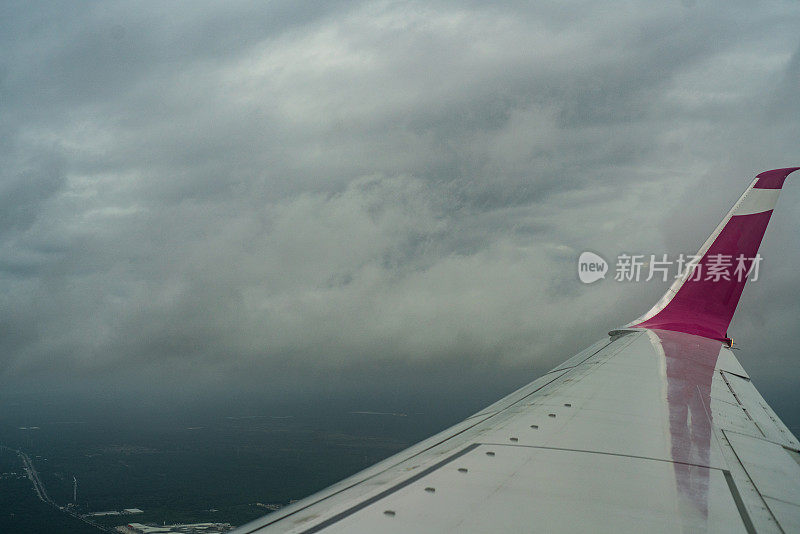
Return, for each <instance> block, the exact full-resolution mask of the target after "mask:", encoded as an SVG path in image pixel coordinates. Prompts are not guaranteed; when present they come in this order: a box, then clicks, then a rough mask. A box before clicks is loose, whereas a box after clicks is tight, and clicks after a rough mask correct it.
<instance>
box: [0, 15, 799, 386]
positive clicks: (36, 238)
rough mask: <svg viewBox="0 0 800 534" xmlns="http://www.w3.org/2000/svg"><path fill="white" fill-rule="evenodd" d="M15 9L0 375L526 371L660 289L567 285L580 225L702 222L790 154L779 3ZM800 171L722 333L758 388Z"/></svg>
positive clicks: (647, 243) (675, 238)
mask: <svg viewBox="0 0 800 534" xmlns="http://www.w3.org/2000/svg"><path fill="white" fill-rule="evenodd" d="M1 20H2V22H0V36H2V37H0V40H2V41H1V42H2V45H3V50H4V51H5V53H4V57H3V58H2V60H0V91H2V94H3V98H2V99H1V100H0V114H1V115H2V116H3V117H4V120H3V121H2V125H0V136H2V140H3V143H2V148H0V154H2V156H3V158H2V159H3V161H4V165H3V166H2V169H0V195H2V196H1V197H0V210H2V211H0V251H2V254H1V255H0V290H2V293H3V295H4V296H5V298H4V306H3V307H2V309H0V332H1V333H2V335H0V380H2V381H3V382H4V383H5V384H7V385H8V384H19V383H25V384H27V383H30V381H31V380H32V377H35V378H36V379H37V380H39V379H41V377H43V376H51V377H52V378H53V380H54V381H55V382H58V381H59V380H60V381H64V382H69V381H70V380H72V379H73V377H77V376H79V375H81V374H82V373H87V372H89V373H92V374H93V375H94V376H100V377H103V379H104V380H119V381H122V380H124V379H133V378H136V377H138V379H140V380H142V383H144V382H145V380H146V379H147V380H149V379H152V378H153V377H154V376H155V377H158V376H160V377H161V380H162V381H163V382H173V381H174V379H175V378H176V377H178V376H180V377H182V378H184V379H189V380H188V381H190V382H191V380H195V381H196V382H197V383H202V384H208V383H220V384H225V383H226V382H225V380H226V379H225V378H220V377H228V379H229V380H230V381H232V382H235V380H245V381H246V380H247V379H253V380H255V378H254V377H257V378H258V380H259V381H261V382H262V383H265V384H266V385H267V387H274V388H275V389H276V390H278V389H280V388H285V387H286V384H288V383H290V382H291V383H303V381H304V380H305V381H306V386H307V387H308V388H314V387H320V386H319V383H320V382H321V381H322V379H323V378H325V377H326V376H327V377H330V376H333V375H336V376H344V375H346V374H347V373H351V372H353V370H354V369H360V371H358V372H359V373H361V374H365V375H369V374H370V373H372V376H376V375H377V374H380V369H379V368H377V367H376V365H378V364H376V362H383V363H382V365H386V366H392V368H394V369H397V368H398V367H397V366H398V365H405V366H407V368H412V369H423V368H424V369H429V370H430V369H432V368H434V367H435V368H436V369H442V368H444V367H446V366H452V365H461V366H464V367H465V368H466V367H469V368H472V369H480V368H482V367H481V366H485V365H487V362H492V364H493V365H497V366H500V368H503V369H507V370H509V373H510V372H517V371H518V370H519V369H523V368H524V369H525V370H526V371H527V372H530V373H533V372H536V371H541V370H544V369H545V368H547V367H548V366H552V365H555V364H557V363H558V362H559V361H561V360H563V359H565V358H566V357H568V356H569V355H570V354H571V353H573V352H575V351H576V350H579V349H580V348H582V346H583V345H586V344H588V343H590V342H591V341H593V340H594V339H595V338H597V337H599V336H600V335H602V334H604V333H605V331H607V330H608V329H610V328H613V327H615V326H618V325H619V324H622V323H624V322H626V321H627V320H629V319H630V318H632V317H635V316H637V315H638V314H640V313H641V312H643V311H644V310H646V309H647V308H648V307H649V305H650V304H651V303H652V302H653V301H655V299H656V298H658V296H659V295H660V293H661V292H662V291H663V289H664V288H663V286H662V285H660V284H655V283H649V284H633V285H623V284H618V283H615V282H612V281H610V280H607V281H605V282H603V283H600V284H598V285H595V286H582V285H581V284H579V283H578V281H577V279H576V276H575V261H576V258H577V255H578V254H579V253H580V252H581V251H582V250H586V249H590V250H595V251H598V252H600V253H602V254H604V255H606V256H607V257H612V256H614V255H616V254H617V253H619V252H623V251H629V252H633V251H636V252H643V253H650V252H652V253H659V252H662V251H667V252H671V253H678V252H693V251H694V250H696V249H697V247H698V246H699V244H700V243H701V242H702V240H703V239H704V238H705V236H706V235H707V234H708V233H709V232H710V231H711V229H712V228H713V226H714V225H715V224H716V222H717V221H718V220H719V218H720V217H721V216H722V215H723V214H724V213H725V211H726V210H727V208H728V207H729V206H730V204H731V203H732V202H733V201H734V200H735V199H736V197H737V196H738V195H739V194H740V192H741V190H742V189H743V188H744V187H745V185H746V183H747V181H748V179H749V178H750V177H751V176H752V175H753V174H754V173H755V172H758V171H760V170H764V169H768V168H774V167H779V166H784V165H790V164H797V159H798V155H797V144H796V140H797V138H798V124H800V122H799V119H800V109H798V107H797V99H796V98H795V93H796V91H795V90H796V87H797V81H798V73H799V72H800V71H799V70H798V64H799V63H798V56H799V54H800V52H798V50H799V49H798V42H797V36H796V35H795V32H793V31H792V30H795V29H796V28H797V27H798V22H800V10H798V8H797V7H796V6H795V5H794V4H792V3H770V4H752V3H748V2H741V3H734V4H731V3H726V4H724V5H722V4H720V3H717V2H697V3H693V4H687V3H683V4H681V3H672V4H663V5H659V6H654V5H652V4H636V3H633V4H631V3H627V4H625V5H614V4H602V5H598V4H596V3H578V4H575V5H570V6H569V7H566V6H564V5H561V4H559V5H548V4H540V5H536V6H529V5H527V4H517V3H514V2H511V3H508V4H505V5H494V6H491V7H487V6H485V5H483V4H478V3H451V2H433V3H414V2H410V3H403V4H396V3H385V2H363V3H356V2H341V3H333V2H283V3H281V2H278V3H271V4H270V5H269V6H268V7H264V6H263V5H262V4H260V3H246V2H242V3H226V4H225V5H217V4H214V3H209V4H193V5H192V8H191V9H189V8H188V7H187V6H180V5H175V4H166V5H162V4H157V3H154V4H147V5H145V6H139V7H136V8H134V7H132V6H130V5H128V4H126V3H98V4H81V5H80V6H74V5H73V4H64V5H61V6H59V5H51V6H48V7H42V6H32V5H29V4H27V3H20V4H16V5H12V6H8V7H6V8H5V16H3V17H2V19H1ZM794 185H796V184H792V183H789V186H788V187H787V189H786V191H785V193H784V197H783V198H782V200H781V202H780V205H779V209H778V212H777V214H776V216H775V218H774V221H773V225H772V228H771V229H770V234H771V235H770V236H768V238H767V240H766V241H765V243H764V250H763V252H764V255H765V256H766V258H767V260H765V270H764V274H763V279H762V280H760V281H758V283H756V284H753V287H749V288H748V290H747V291H746V293H745V298H744V299H743V301H742V306H741V309H740V311H739V314H738V316H737V320H736V323H735V329H734V332H733V333H734V336H735V337H737V339H738V340H739V341H740V342H741V343H742V344H743V345H744V346H745V350H746V351H747V350H749V351H752V352H753V354H751V355H750V356H743V359H746V358H750V360H748V361H747V362H745V363H749V368H750V370H751V371H752V373H753V375H754V376H755V377H756V378H758V376H759V372H760V373H761V376H762V377H763V380H764V381H765V382H766V383H767V390H768V391H765V395H766V396H768V397H769V391H770V389H769V388H770V387H773V388H774V391H778V390H780V389H781V388H780V386H781V383H785V381H786V380H787V377H788V376H794V375H796V373H794V372H793V371H791V372H790V371H787V369H793V370H798V371H800V368H799V367H798V365H797V364H796V363H794V359H795V358H794V351H793V346H794V343H795V341H794V339H793V338H794V333H795V331H796V328H797V325H796V317H798V316H800V313H799V312H800V310H798V304H797V302H798V300H797V299H796V298H792V297H793V296H796V294H797V291H798V289H797V288H798V282H797V279H796V278H797V277H796V274H795V269H794V267H793V266H794V265H797V264H798V260H800V250H799V249H798V248H797V241H796V236H795V235H794V234H795V232H794V228H797V224H798V223H800V212H798V210H796V209H794V206H795V205H797V201H798V200H800V188H798V187H794ZM698 193H699V194H698ZM776 327H777V328H776ZM748 345H750V346H749V347H748ZM759 347H766V348H768V350H767V351H764V353H763V354H761V351H760V350H759ZM744 353H745V351H743V352H742V354H743V355H744ZM370 370H371V371H370ZM432 374H435V373H432ZM412 375H413V373H412ZM359 376H361V375H359ZM248 377H249V378H248ZM280 377H283V378H280ZM76 380H77V379H76ZM270 380H271V382H270ZM281 380H283V385H282V386H281V385H279V384H278V382H279V381H281ZM134 381H135V380H134ZM781 381H783V382H781ZM142 387H144V386H142ZM148 387H149V386H148Z"/></svg>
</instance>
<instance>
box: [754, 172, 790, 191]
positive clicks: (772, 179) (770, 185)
mask: <svg viewBox="0 0 800 534" xmlns="http://www.w3.org/2000/svg"><path fill="white" fill-rule="evenodd" d="M798 169H800V167H785V168H783V169H772V170H770V171H764V172H762V173H760V174H757V175H756V178H758V181H756V183H755V185H754V186H753V187H755V188H757V189H781V188H782V187H783V182H784V180H786V177H787V176H789V175H790V174H792V173H793V172H794V171H796V170H798Z"/></svg>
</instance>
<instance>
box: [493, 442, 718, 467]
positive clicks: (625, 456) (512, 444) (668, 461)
mask: <svg viewBox="0 0 800 534" xmlns="http://www.w3.org/2000/svg"><path fill="white" fill-rule="evenodd" d="M481 445H491V446H492V447H517V448H523V449H543V450H547V451H563V452H581V453H586V454H602V455H603V456H616V457H619V458H632V459H635V460H651V461H653V462H663V463H668V464H678V465H686V466H690V467H701V468H703V469H713V470H715V471H724V469H722V468H719V467H714V466H712V465H704V464H698V463H694V462H682V461H680V460H671V459H667V458H654V457H652V456H639V455H636V454H625V453H622V452H608V451H593V450H589V449H573V448H568V447H548V446H547V445H524V444H522V445H521V444H519V443H491V442H487V443H481Z"/></svg>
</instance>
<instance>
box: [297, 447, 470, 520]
mask: <svg viewBox="0 0 800 534" xmlns="http://www.w3.org/2000/svg"><path fill="white" fill-rule="evenodd" d="M480 445H481V444H480V443H473V444H472V445H469V446H467V447H464V448H463V449H461V450H460V451H458V452H456V453H454V454H451V455H450V456H448V457H447V458H445V459H444V460H441V461H439V462H437V463H435V464H433V465H432V466H430V467H428V468H426V469H423V470H422V471H420V472H419V473H417V474H416V475H414V476H413V477H411V478H407V479H406V480H404V481H402V482H399V483H398V484H395V485H394V486H392V487H390V488H387V489H385V490H384V491H382V492H380V493H378V494H377V495H373V496H372V497H370V498H368V499H366V500H364V501H361V502H360V503H358V504H356V505H355V506H352V507H350V508H348V509H347V510H344V511H343V512H339V513H338V514H336V515H334V516H333V517H330V518H328V519H326V520H325V521H323V522H322V523H319V524H317V525H314V526H313V527H311V528H309V529H306V530H303V531H302V534H313V533H315V532H319V531H320V530H322V529H324V528H328V527H329V526H331V525H333V524H334V523H338V522H339V521H341V520H342V519H344V518H346V517H348V516H351V515H353V514H354V513H356V512H358V511H359V510H363V509H364V508H366V507H367V506H369V505H371V504H374V503H376V502H378V501H379V500H381V499H383V498H384V497H388V496H389V495H391V494H392V493H395V492H397V491H400V490H401V489H403V488H405V487H406V486H409V485H411V484H413V483H414V482H416V481H417V480H419V479H421V478H423V477H425V476H427V475H429V474H431V473H433V472H434V471H436V470H437V469H439V468H441V467H444V466H445V465H447V464H449V463H450V462H452V461H453V460H456V459H458V458H461V457H462V456H464V455H465V454H467V453H469V452H471V451H473V450H475V449H477V448H478V447H480Z"/></svg>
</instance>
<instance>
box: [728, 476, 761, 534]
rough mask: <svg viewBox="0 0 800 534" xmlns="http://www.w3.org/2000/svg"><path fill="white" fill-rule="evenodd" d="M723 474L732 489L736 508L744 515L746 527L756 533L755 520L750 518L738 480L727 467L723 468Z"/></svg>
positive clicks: (743, 519)
mask: <svg viewBox="0 0 800 534" xmlns="http://www.w3.org/2000/svg"><path fill="white" fill-rule="evenodd" d="M722 474H723V475H724V476H725V482H727V483H728V489H729V490H730V491H731V495H732V496H733V502H734V503H736V509H737V510H739V515H740V516H741V517H742V523H744V528H745V529H747V532H748V534H754V533H755V532H756V528H755V526H754V525H753V520H752V519H750V514H749V513H748V512H747V508H746V507H745V505H744V501H743V500H742V495H741V493H739V488H737V487H736V482H734V480H733V476H732V475H731V472H730V471H728V470H727V469H723V470H722Z"/></svg>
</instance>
